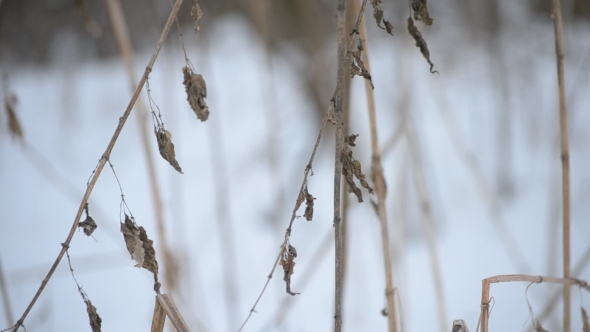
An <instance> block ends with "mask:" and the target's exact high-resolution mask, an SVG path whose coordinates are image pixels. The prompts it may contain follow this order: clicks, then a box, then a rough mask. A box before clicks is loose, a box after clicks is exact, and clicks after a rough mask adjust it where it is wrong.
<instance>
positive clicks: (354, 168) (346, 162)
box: [340, 135, 373, 203]
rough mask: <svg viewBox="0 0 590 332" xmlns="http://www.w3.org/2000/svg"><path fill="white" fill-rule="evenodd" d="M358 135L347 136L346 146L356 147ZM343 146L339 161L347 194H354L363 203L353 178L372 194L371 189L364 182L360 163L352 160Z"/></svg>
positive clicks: (349, 153) (346, 147) (361, 195)
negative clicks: (346, 184)
mask: <svg viewBox="0 0 590 332" xmlns="http://www.w3.org/2000/svg"><path fill="white" fill-rule="evenodd" d="M357 137H358V135H349V136H348V137H347V139H346V141H347V144H348V145H350V146H356V144H355V140H356V138H357ZM348 145H345V146H344V148H342V151H340V161H341V162H342V175H344V178H345V179H346V183H348V192H351V193H354V194H355V195H356V197H357V198H358V201H359V203H361V202H363V194H362V192H361V190H360V189H359V187H357V186H356V183H355V182H354V178H355V177H356V178H357V180H359V181H360V183H361V185H362V186H363V187H364V188H366V189H367V190H369V193H370V194H372V193H373V188H371V186H369V183H368V182H367V180H365V175H364V174H363V171H362V169H361V162H360V161H358V160H356V159H354V157H353V156H352V151H351V150H350V148H349V147H348Z"/></svg>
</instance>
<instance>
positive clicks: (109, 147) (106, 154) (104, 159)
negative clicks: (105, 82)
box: [12, 0, 183, 332]
mask: <svg viewBox="0 0 590 332" xmlns="http://www.w3.org/2000/svg"><path fill="white" fill-rule="evenodd" d="M182 1H183V0H177V1H176V3H175V4H174V7H173V8H172V11H171V12H170V16H169V17H168V21H167V22H166V25H165V26H164V30H163V31H162V35H161V36H160V40H158V44H157V45H156V49H155V51H154V54H153V55H152V57H151V58H150V61H149V62H148V64H147V66H146V68H145V72H144V74H143V76H142V78H141V80H140V81H139V84H138V85H137V89H135V92H134V93H133V96H132V97H131V100H130V101H129V105H128V106H127V109H125V112H124V113H123V115H122V116H121V117H120V118H119V124H118V125H117V128H116V129H115V132H114V133H113V137H112V138H111V140H110V141H109V144H108V145H107V148H106V150H105V152H104V153H103V154H102V156H101V158H100V161H99V163H98V166H97V168H96V170H95V172H94V174H93V175H92V178H91V179H90V181H89V183H88V187H87V188H86V192H85V193H84V197H82V202H80V206H79V207H78V212H77V213H76V217H75V219H74V222H73V224H72V228H71V229H70V232H69V233H68V236H67V238H66V240H65V241H64V242H63V245H62V246H61V247H62V248H61V250H60V252H59V254H58V256H57V258H56V259H55V262H54V263H53V265H52V266H51V268H50V269H49V272H48V273H47V276H45V279H43V281H42V282H41V285H40V286H39V289H38V290H37V292H36V293H35V296H33V299H32V300H31V302H30V303H29V305H28V306H27V308H26V309H25V312H24V313H23V315H22V316H21V318H20V319H19V320H18V322H17V323H16V325H15V326H14V328H13V329H12V331H13V332H14V331H17V330H18V329H19V328H20V327H21V326H22V325H23V323H24V321H25V319H26V318H27V315H28V314H29V312H30V311H31V309H32V308H33V306H34V305H35V303H36V302H37V299H38V298H39V296H40V295H41V293H42V292H43V290H44V289H45V286H46V285H47V283H48V282H49V279H51V276H52V275H53V273H54V272H55V270H56V269H57V266H58V265H59V263H60V262H61V260H62V258H63V256H64V255H65V253H66V248H67V247H68V246H69V245H70V242H71V241H72V238H73V237H74V234H75V233H76V229H77V227H78V222H79V220H80V218H81V217H82V213H83V212H84V206H85V205H86V202H88V198H89V197H90V194H91V193H92V190H93V189H94V186H95V185H96V182H97V181H98V178H99V177H100V174H101V173H102V170H103V169H104V166H105V164H106V162H107V160H108V159H109V157H110V155H111V152H112V151H113V148H114V147H115V143H116V142H117V139H118V138H119V134H121V131H122V130H123V126H125V123H126V122H127V119H128V118H129V115H130V114H131V110H132V109H133V105H135V102H136V101H137V98H138V97H139V94H140V93H141V90H142V88H143V86H144V84H145V82H146V80H147V78H148V75H149V73H150V72H151V71H152V68H153V66H154V63H155V62H156V59H157V58H158V54H159V53H160V49H161V48H162V44H163V43H164V41H165V40H166V37H168V33H169V32H170V27H171V26H172V23H173V22H174V18H175V17H176V14H177V13H178V10H179V9H180V5H181V4H182Z"/></svg>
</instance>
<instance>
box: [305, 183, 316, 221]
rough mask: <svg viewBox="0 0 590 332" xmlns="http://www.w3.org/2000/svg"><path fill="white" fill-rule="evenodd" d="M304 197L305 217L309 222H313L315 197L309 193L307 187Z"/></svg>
mask: <svg viewBox="0 0 590 332" xmlns="http://www.w3.org/2000/svg"><path fill="white" fill-rule="evenodd" d="M303 195H304V196H305V213H304V214H303V216H304V217H305V219H307V221H311V219H313V201H314V200H315V197H313V196H312V195H311V194H310V193H309V192H308V191H307V185H306V186H305V188H303Z"/></svg>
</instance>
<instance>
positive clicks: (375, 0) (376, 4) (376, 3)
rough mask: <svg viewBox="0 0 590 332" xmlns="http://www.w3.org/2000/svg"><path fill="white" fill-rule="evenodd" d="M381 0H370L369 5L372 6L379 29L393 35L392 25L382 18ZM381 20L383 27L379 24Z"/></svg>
mask: <svg viewBox="0 0 590 332" xmlns="http://www.w3.org/2000/svg"><path fill="white" fill-rule="evenodd" d="M381 2H382V1H381V0H371V5H372V6H373V17H374V18H375V21H376V22H377V26H378V27H380V28H381V29H383V30H385V31H387V33H388V34H390V35H392V36H393V25H392V24H391V23H390V22H389V21H386V20H385V19H383V9H381ZM381 22H383V25H384V27H382V26H381Z"/></svg>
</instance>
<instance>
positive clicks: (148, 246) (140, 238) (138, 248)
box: [121, 214, 158, 276]
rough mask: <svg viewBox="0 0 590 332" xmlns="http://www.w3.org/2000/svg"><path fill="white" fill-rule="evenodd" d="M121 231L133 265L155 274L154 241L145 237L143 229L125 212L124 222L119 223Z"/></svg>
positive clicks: (156, 267) (156, 264)
mask: <svg viewBox="0 0 590 332" xmlns="http://www.w3.org/2000/svg"><path fill="white" fill-rule="evenodd" d="M121 233H123V237H124V238H125V245H126V246H127V251H129V254H130V255H131V258H132V259H133V260H134V261H135V262H137V264H136V265H135V267H143V268H144V269H146V270H148V271H150V272H152V273H153V274H154V276H157V275H158V261H157V260H156V251H155V249H154V246H153V243H154V242H153V241H152V240H150V239H149V238H148V237H147V234H146V232H145V229H144V228H143V227H139V228H138V227H137V225H135V222H134V221H133V220H132V219H131V218H129V216H128V215H127V214H125V223H121Z"/></svg>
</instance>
